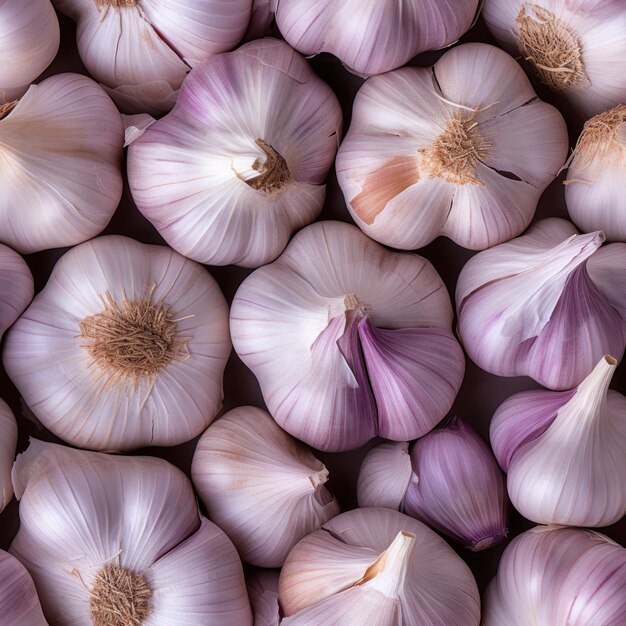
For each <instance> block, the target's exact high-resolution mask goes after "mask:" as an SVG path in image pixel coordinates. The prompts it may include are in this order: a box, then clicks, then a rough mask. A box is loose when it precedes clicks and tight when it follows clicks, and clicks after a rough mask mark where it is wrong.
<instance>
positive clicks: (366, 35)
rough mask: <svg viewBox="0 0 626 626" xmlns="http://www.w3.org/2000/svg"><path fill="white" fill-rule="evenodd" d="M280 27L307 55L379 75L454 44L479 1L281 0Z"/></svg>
mask: <svg viewBox="0 0 626 626" xmlns="http://www.w3.org/2000/svg"><path fill="white" fill-rule="evenodd" d="M274 4H275V5H276V23H277V25H278V28H279V29H280V32H281V33H282V34H283V36H284V37H285V39H286V40H287V42H288V43H289V44H290V45H292V46H293V47H294V48H295V49H296V50H299V51H300V52H302V53H303V54H306V55H312V54H318V53H320V52H330V53H331V54H334V55H335V56H336V57H339V59H340V60H341V62H342V63H343V64H344V65H346V66H347V67H348V68H349V69H350V70H351V71H353V72H356V73H357V74H381V73H382V72H388V71H389V70H393V69H395V68H396V67H400V66H401V65H404V64H405V63H406V62H407V61H409V60H410V59H411V58H413V57H414V56H416V55H417V54H419V53H420V52H425V51H427V50H435V49H438V48H443V47H445V46H447V45H449V44H452V43H454V42H455V41H456V40H457V39H458V38H459V37H460V36H461V35H463V33H465V31H466V30H468V29H469V28H470V26H471V24H472V20H473V19H474V16H475V14H476V10H477V8H478V5H479V2H478V0H378V1H377V2H369V3H367V4H363V2H361V0H343V1H342V2H336V1H335V0H316V1H315V2H311V0H279V1H275V2H274Z"/></svg>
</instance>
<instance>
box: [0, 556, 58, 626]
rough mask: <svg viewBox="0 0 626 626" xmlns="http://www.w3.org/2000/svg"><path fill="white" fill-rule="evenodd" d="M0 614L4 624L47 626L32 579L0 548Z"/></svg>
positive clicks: (15, 560)
mask: <svg viewBox="0 0 626 626" xmlns="http://www.w3.org/2000/svg"><path fill="white" fill-rule="evenodd" d="M0 615H2V621H3V623H4V624H5V625H6V626H48V622H46V619H45V618H44V616H43V612H42V610H41V604H40V602H39V598H38V596H37V590H36V589H35V584H34V583H33V579H32V578H31V577H30V574H29V573H28V571H27V570H26V568H25V567H24V566H23V565H22V564H21V563H20V562H19V561H18V560H17V559H16V558H15V557H14V556H12V555H10V554H9V553H8V552H5V551H4V550H0Z"/></svg>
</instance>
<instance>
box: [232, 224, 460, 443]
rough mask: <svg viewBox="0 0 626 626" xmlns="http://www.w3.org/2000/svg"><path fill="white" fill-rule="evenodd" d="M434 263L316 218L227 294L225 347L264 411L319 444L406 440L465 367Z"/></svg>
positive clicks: (449, 393) (431, 421)
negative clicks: (247, 374) (255, 385)
mask: <svg viewBox="0 0 626 626" xmlns="http://www.w3.org/2000/svg"><path fill="white" fill-rule="evenodd" d="M451 321H452V308H451V306H450V299H449V297H448V293H447V291H446V288H445V286H444V284H443V282H442V280H441V278H440V277H439V275H438V274H437V272H436V270H435V269H434V268H433V266H432V265H431V264H430V263H429V262H428V261H427V260H426V259H423V258H422V257H419V256H417V255H414V254H406V253H396V252H391V251H389V250H386V249H385V248H383V247H382V246H380V245H378V244H377V243H375V242H373V241H372V240H371V239H369V238H367V237H366V236H365V235H364V234H363V233H362V232H361V231H359V230H358V229H357V228H356V227H355V226H351V225H348V224H344V223H341V222H332V221H328V222H317V223H315V224H312V225H311V226H307V227H306V228H304V229H303V230H301V231H300V232H299V233H298V234H297V235H296V236H295V237H294V238H293V239H292V240H291V242H290V243H289V245H288V246H287V248H286V250H285V252H283V254H282V255H281V256H280V257H279V258H278V260H276V261H275V262H274V263H272V264H271V265H266V266H265V267H262V268H260V269H258V270H256V271H255V272H253V273H252V274H251V275H250V276H248V278H246V280H244V281H243V283H242V284H241V286H240V287H239V290H238V291H237V293H236V294H235V298H234V300H233V305H232V309H231V320H230V325H231V333H232V336H233V345H234V347H235V350H236V351H237V354H238V355H239V356H240V358H241V359H242V360H243V362H244V363H245V364H246V365H247V366H248V367H249V368H250V369H251V370H252V371H253V373H254V374H255V376H256V377H257V379H258V381H259V384H260V386H261V391H262V393H263V397H264V399H265V403H266V405H267V407H268V410H269V412H270V414H271V415H272V417H273V418H274V419H275V420H276V421H277V422H278V424H279V425H280V426H281V427H282V428H284V429H285V430H286V431H287V432H288V433H290V434H291V435H293V436H294V437H297V438H298V439H301V440H302V441H304V442H306V443H308V444H309V445H311V446H313V447H314V448H317V449H318V450H330V451H342V450H350V449H354V448H358V447H359V446H361V445H363V444H364V443H366V442H367V441H369V440H370V439H372V438H374V437H376V436H381V437H385V438H386V439H392V440H397V441H403V440H404V441H406V440H407V439H414V438H417V437H419V436H421V435H423V434H425V433H427V432H428V431H429V430H431V429H432V428H433V427H434V426H435V425H436V424H437V422H439V421H440V420H441V419H442V418H443V417H444V415H445V414H446V413H447V412H448V410H449V409H450V407H451V406H452V403H453V401H454V398H455V396H456V393H457V391H458V389H459V387H460V385H461V381H462V379H463V374H464V371H465V362H464V358H463V353H462V351H461V348H460V346H459V345H458V343H457V341H456V339H455V338H454V335H453V334H452V332H451V331H450V327H451Z"/></svg>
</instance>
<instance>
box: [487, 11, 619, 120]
mask: <svg viewBox="0 0 626 626" xmlns="http://www.w3.org/2000/svg"><path fill="white" fill-rule="evenodd" d="M482 15H483V17H484V19H485V22H486V24H487V26H488V28H489V30H490V31H491V34H492V35H493V36H494V37H495V38H496V40H497V41H498V43H500V44H501V45H502V46H504V47H505V48H506V49H507V50H508V51H509V52H510V53H511V54H512V55H513V56H515V57H517V56H521V57H522V58H523V59H524V60H525V61H527V62H528V63H529V64H530V66H531V67H532V69H533V72H534V74H535V76H536V77H537V78H538V79H539V80H540V81H541V82H542V83H544V84H545V85H547V86H548V87H550V89H552V90H553V91H555V92H557V93H560V94H562V96H564V97H565V98H566V99H567V100H569V101H570V102H571V103H572V104H573V105H574V106H575V107H576V108H577V109H578V110H580V111H581V112H582V113H584V115H585V116H586V117H590V116H592V115H595V114H596V113H600V112H602V111H606V110H607V109H610V108H611V107H614V106H615V105H617V104H619V103H620V102H626V75H625V74H624V71H623V62H624V57H625V56H626V5H624V2H623V0H565V1H564V0H531V1H527V0H485V5H484V8H483V11H482Z"/></svg>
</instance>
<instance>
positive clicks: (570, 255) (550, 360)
mask: <svg viewBox="0 0 626 626" xmlns="http://www.w3.org/2000/svg"><path fill="white" fill-rule="evenodd" d="M603 241H604V235H603V233H602V232H599V231H598V232H593V233H589V234H586V235H578V234H577V231H576V229H575V228H574V227H573V226H572V224H570V223H569V222H566V221H565V220H561V219H556V218H550V219H546V220H543V221H541V222H538V223H536V224H533V226H532V227H531V228H529V229H528V231H527V233H526V234H525V235H524V236H523V237H519V238H518V239H514V240H513V241H510V242H509V243H504V244H501V245H499V246H497V247H495V248H492V249H491V250H486V251H484V252H481V253H480V254H477V255H476V256H474V257H472V258H471V259H470V260H469V261H468V262H467V263H466V265H465V267H464V268H463V270H462V271H461V274H460V275H459V279H458V282H457V288H456V303H457V314H458V331H459V336H460V338H461V342H462V343H463V346H464V347H465V350H466V351H467V353H468V355H469V357H470V358H471V359H472V360H473V361H474V362H475V363H476V364H477V365H478V366H479V367H481V368H482V369H484V370H486V371H488V372H490V373H492V374H496V375H497V376H523V375H526V376H530V377H531V378H534V379H535V380H536V381H537V382H539V383H541V384H542V385H543V386H544V387H549V388H550V389H571V388H572V387H574V386H576V385H577V384H578V383H580V382H581V381H582V380H583V378H585V376H587V374H589V372H591V370H592V369H593V367H594V366H595V364H596V363H597V362H598V360H599V359H600V358H601V357H602V355H603V354H612V355H614V356H615V357H616V358H617V359H618V360H619V359H620V358H621V356H622V353H623V351H624V343H625V341H626V322H625V321H624V319H625V318H626V284H625V283H624V280H623V277H624V274H623V270H621V269H620V268H626V244H622V243H614V244H611V245H608V246H604V247H603V248H600V246H601V245H602V242H603Z"/></svg>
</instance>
